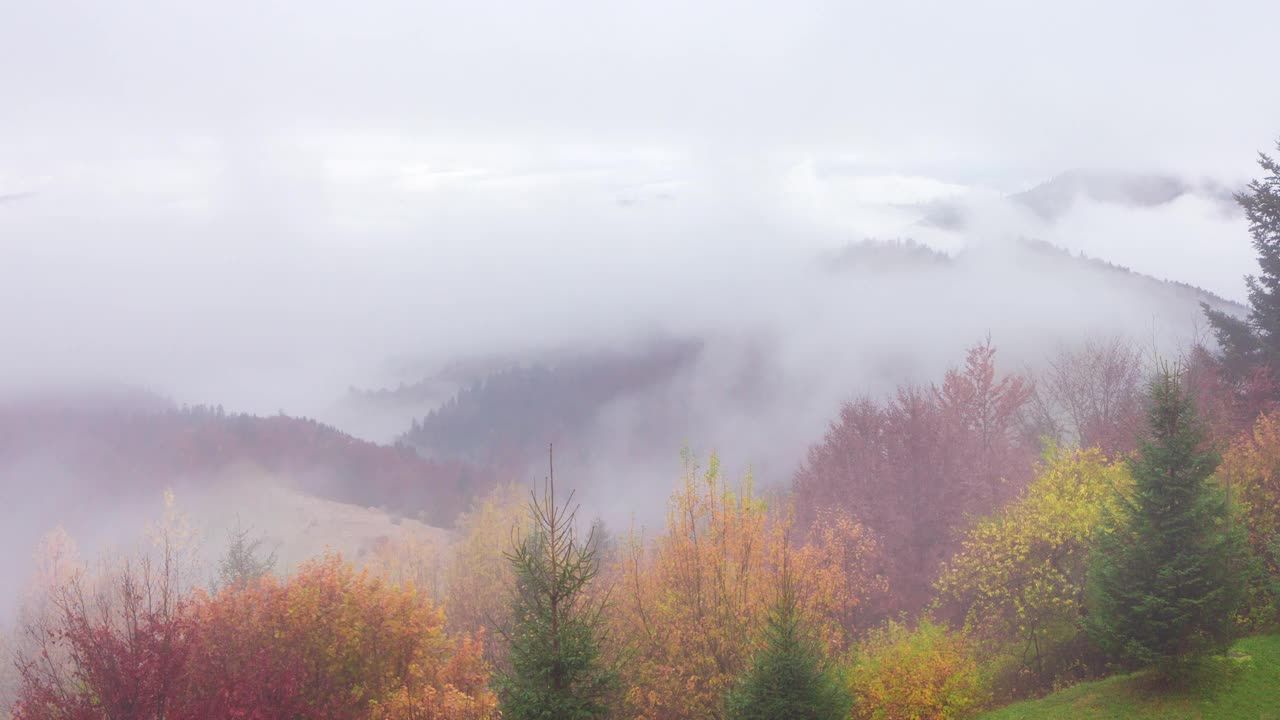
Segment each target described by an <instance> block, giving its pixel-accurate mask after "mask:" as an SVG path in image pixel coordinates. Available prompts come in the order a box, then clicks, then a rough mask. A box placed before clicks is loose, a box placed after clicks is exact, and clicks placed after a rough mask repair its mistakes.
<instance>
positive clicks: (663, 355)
mask: <svg viewBox="0 0 1280 720" xmlns="http://www.w3.org/2000/svg"><path fill="white" fill-rule="evenodd" d="M700 351H701V345H700V344H699V343H697V342H692V341H685V340H663V341H656V342H654V343H652V344H651V345H649V346H647V347H645V348H643V349H642V350H641V351H639V352H636V353H619V354H599V355H594V356H588V357H585V358H581V359H577V360H572V361H567V362H563V363H560V364H554V365H532V366H515V367H511V368H508V369H506V370H503V371H501V372H497V373H493V374H490V375H488V376H486V377H484V378H482V379H480V380H476V381H474V382H472V383H471V384H469V385H467V386H465V387H463V388H462V389H460V390H459V391H458V392H457V393H456V394H455V395H454V396H453V397H451V398H450V399H449V400H448V401H446V402H445V403H444V404H442V405H441V406H440V407H438V408H436V409H434V410H432V411H430V412H429V413H427V415H426V416H424V417H422V418H420V419H414V421H413V423H412V425H411V427H410V428H409V429H408V430H407V431H406V432H405V433H404V434H403V435H402V436H401V437H400V438H399V440H398V443H399V444H403V445H406V446H409V447H412V448H414V449H415V450H417V451H419V452H420V453H422V454H423V455H425V456H427V457H433V458H435V457H441V458H457V459H460V460H463V461H466V462H470V463H474V464H483V465H498V466H503V467H509V466H519V467H525V466H526V465H527V463H528V462H529V461H530V460H531V459H533V458H536V457H537V456H538V454H539V453H540V451H541V448H542V447H543V446H544V445H545V444H546V442H547V439H548V438H559V439H561V440H562V441H564V440H567V439H568V438H571V437H572V438H581V437H582V436H583V435H585V434H586V433H587V432H588V431H589V430H590V428H591V425H592V422H593V420H594V419H595V418H596V417H597V415H598V414H599V413H600V411H601V410H602V409H603V408H605V407H606V406H607V405H608V404H609V403H610V402H611V401H613V400H617V399H619V398H622V397H624V396H627V395H629V394H633V393H639V392H643V391H645V390H646V389H648V388H651V387H653V386H655V385H658V384H661V383H663V382H665V381H669V380H670V379H672V378H673V377H674V376H675V375H677V374H678V373H679V372H680V371H681V370H683V369H685V368H687V367H689V366H690V365H691V364H692V363H693V362H694V361H695V360H696V359H697V357H698V354H699V352H700Z"/></svg>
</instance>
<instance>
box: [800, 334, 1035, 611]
mask: <svg viewBox="0 0 1280 720" xmlns="http://www.w3.org/2000/svg"><path fill="white" fill-rule="evenodd" d="M1031 391H1032V386H1031V383H1030V382H1029V381H1028V380H1026V379H1025V378H1022V377H1021V376H1018V375H1007V376H1000V375H999V374H998V373H997V371H996V367H995V349H994V347H993V346H992V345H991V344H990V343H989V342H987V343H983V344H981V345H978V346H976V347H974V348H972V349H971V350H970V351H969V353H968V356H967V360H966V364H965V366H964V367H963V368H956V369H953V370H952V371H950V372H948V373H947V375H946V377H945V379H944V381H943V383H942V385H941V386H935V387H929V388H925V387H919V386H911V385H907V386H903V387H901V388H899V389H898V391H897V393H896V394H895V395H894V396H893V397H892V399H890V400H889V401H888V402H887V403H884V404H880V403H877V402H875V401H873V400H871V399H869V398H864V399H861V400H858V401H855V402H851V403H847V404H846V405H845V406H844V407H843V408H842V409H841V412H840V418H839V420H838V421H837V422H835V423H833V424H832V426H831V428H830V429H829V430H828V432H827V434H826V436H825V438H824V439H823V441H822V442H821V443H820V444H818V445H816V446H814V447H812V448H810V450H809V453H808V457H807V458H806V461H805V463H804V464H803V465H802V467H801V468H800V470H799V471H798V472H797V473H796V476H795V478H794V481H793V484H792V486H793V490H794V498H795V503H796V508H797V514H798V519H799V520H800V521H801V522H802V523H808V522H810V521H811V520H812V518H813V517H815V515H816V514H817V513H818V511H819V510H820V509H823V508H840V509H843V510H845V511H847V512H849V513H850V514H851V515H852V516H853V518H854V519H855V520H856V521H857V522H858V523H859V524H860V525H862V526H863V527H865V528H867V529H869V530H870V531H871V533H872V534H873V535H874V537H875V538H876V540H877V541H878V543H879V547H880V550H881V551H882V553H883V556H884V558H886V561H887V564H886V568H885V572H886V575H887V577H888V583H889V590H890V592H889V594H888V595H887V596H886V597H887V598H888V599H889V602H887V603H885V604H884V606H883V607H881V608H879V611H880V614H881V615H882V616H883V615H888V614H891V613H893V612H896V611H901V610H914V609H919V608H920V607H922V606H923V605H924V604H926V603H927V602H928V600H929V597H930V595H931V586H932V582H933V579H934V576H935V574H936V572H937V568H938V566H939V564H940V563H941V562H942V561H944V560H945V559H946V558H947V557H948V556H949V555H950V554H951V552H953V551H954V549H955V541H956V538H957V535H958V533H959V531H960V530H962V528H963V526H964V524H965V522H966V519H967V518H969V517H973V516H980V515H985V514H987V513H989V512H991V511H993V510H994V509H995V508H996V507H998V506H999V505H1000V504H1002V503H1003V502H1005V501H1007V500H1008V499H1010V498H1012V497H1014V496H1016V494H1017V493H1018V492H1019V491H1020V490H1021V489H1022V488H1023V487H1024V486H1025V485H1026V483H1027V482H1028V481H1029V480H1030V478H1031V474H1032V467H1033V464H1034V460H1035V456H1036V447H1035V443H1034V442H1031V441H1029V440H1028V439H1027V438H1026V437H1025V433H1024V432H1022V429H1021V425H1020V423H1021V418H1022V415H1023V413H1024V410H1025V409H1026V407H1027V404H1028V402H1029V399H1030V396H1031Z"/></svg>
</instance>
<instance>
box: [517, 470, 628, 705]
mask: <svg viewBox="0 0 1280 720" xmlns="http://www.w3.org/2000/svg"><path fill="white" fill-rule="evenodd" d="M572 501H573V494H572V493H570V495H569V499H568V500H566V501H565V504H564V505H559V504H557V502H556V496H555V467H554V464H553V465H552V466H551V470H550V475H549V476H548V479H547V484H546V488H545V490H544V491H543V493H542V496H541V497H538V496H536V495H535V496H533V497H532V498H531V499H530V502H529V514H530V516H531V519H532V524H533V529H532V531H531V532H530V533H529V534H528V535H526V536H524V537H522V538H520V539H519V540H518V542H517V543H516V545H515V547H514V548H512V550H511V551H510V552H509V553H508V555H507V559H508V561H510V563H511V565H512V568H513V570H514V572H515V578H516V584H515V591H514V593H513V594H512V606H513V613H512V615H513V624H512V627H511V629H510V631H508V632H507V633H506V637H507V640H508V642H509V644H510V650H509V653H510V654H509V664H510V667H509V669H506V670H504V671H503V672H502V673H501V675H500V676H499V677H498V680H497V690H498V696H499V698H500V699H501V702H502V715H503V717H504V718H511V720H551V719H552V718H555V719H556V720H591V719H592V718H605V717H609V716H610V715H611V714H612V713H613V712H614V711H615V709H616V708H615V706H616V704H617V701H618V697H619V690H620V682H619V677H618V671H617V669H616V668H615V667H613V666H612V664H611V663H610V661H609V660H607V659H606V658H605V657H604V654H603V651H602V648H603V645H604V639H603V637H602V635H603V634H604V631H605V629H604V616H603V612H604V608H605V605H604V602H603V601H598V602H597V601H594V600H593V598H592V597H591V596H590V595H589V593H588V590H589V588H590V585H591V583H592V582H593V581H594V580H595V579H596V577H597V575H598V573H599V561H598V559H597V556H596V552H597V550H596V543H595V540H594V539H593V537H591V536H590V535H589V536H588V537H587V538H586V539H585V540H583V539H580V538H579V536H578V534H577V528H576V516H577V508H576V507H571V506H570V504H571V503H572Z"/></svg>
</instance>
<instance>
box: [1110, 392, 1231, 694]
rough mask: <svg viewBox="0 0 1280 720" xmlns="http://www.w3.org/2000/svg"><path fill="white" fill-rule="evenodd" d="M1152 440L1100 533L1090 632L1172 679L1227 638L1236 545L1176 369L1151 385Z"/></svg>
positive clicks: (1214, 460)
mask: <svg viewBox="0 0 1280 720" xmlns="http://www.w3.org/2000/svg"><path fill="white" fill-rule="evenodd" d="M1147 417H1148V422H1149V424H1150V430H1149V437H1147V438H1146V439H1144V440H1143V441H1142V443H1141V445H1140V448H1139V452H1138V454H1137V455H1136V456H1134V457H1133V458H1131V459H1130V461H1129V470H1130V472H1131V473H1132V475H1133V480H1134V487H1133V491H1132V494H1131V495H1128V496H1126V497H1124V498H1123V499H1122V501H1121V503H1120V510H1119V512H1118V513H1117V514H1116V515H1115V516H1114V517H1112V518H1110V519H1109V522H1107V523H1106V524H1105V526H1104V529H1103V530H1102V532H1101V533H1100V535H1099V537H1098V540H1097V543H1096V546H1095V551H1094V555H1093V557H1092V561H1091V563H1090V569H1089V580H1090V598H1091V600H1092V606H1091V609H1090V614H1089V618H1088V629H1089V633H1090V635H1091V637H1092V638H1093V639H1094V641H1095V642H1096V643H1097V644H1098V645H1099V646H1100V647H1101V648H1102V649H1103V650H1104V651H1106V652H1107V653H1108V654H1109V655H1111V657H1112V658H1113V659H1115V660H1118V661H1120V662H1121V663H1123V664H1125V665H1128V666H1130V667H1152V668H1154V669H1155V670H1156V673H1157V677H1159V678H1161V679H1164V680H1174V679H1178V678H1180V677H1182V676H1183V675H1185V674H1186V672H1187V671H1190V670H1192V669H1194V668H1195V667H1196V665H1197V664H1198V663H1199V661H1200V660H1201V659H1203V658H1204V657H1205V656H1206V655H1208V654H1211V653H1215V652H1220V651H1222V650H1225V649H1226V647H1227V646H1228V644H1229V643H1230V641H1231V639H1232V614H1233V613H1234V612H1235V610H1236V608H1237V607H1238V606H1239V602H1240V598H1241V596H1242V593H1243V577H1244V576H1243V562H1242V555H1241V552H1242V547H1243V546H1242V543H1241V539H1240V537H1239V534H1238V533H1237V532H1233V531H1232V529H1231V528H1230V525H1229V521H1228V515H1227V507H1226V504H1225V501H1224V498H1223V495H1222V493H1221V492H1220V490H1219V489H1218V488H1217V486H1216V485H1214V484H1212V481H1211V477H1210V476H1211V475H1212V474H1213V471H1214V470H1215V469H1216V468H1217V466H1218V462H1219V458H1218V456H1217V454H1216V453H1214V452H1212V451H1210V450H1206V449H1205V448H1204V446H1205V434H1204V430H1203V429H1202V427H1201V425H1200V422H1199V419H1198V418H1197V415H1196V412H1195V408H1194V406H1193V404H1192V401H1191V398H1190V396H1189V395H1188V393H1187V392H1186V391H1185V389H1184V388H1183V387H1182V383H1181V381H1180V378H1179V376H1178V374H1177V373H1175V372H1173V371H1170V370H1168V369H1165V370H1163V371H1161V372H1160V374H1159V375H1157V377H1156V378H1155V379H1154V380H1153V381H1152V383H1151V389H1150V399H1149V407H1148V413H1147Z"/></svg>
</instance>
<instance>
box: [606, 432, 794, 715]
mask: <svg viewBox="0 0 1280 720" xmlns="http://www.w3.org/2000/svg"><path fill="white" fill-rule="evenodd" d="M783 538H784V536H783V528H782V527H781V526H779V525H777V524H774V523H771V522H770V520H769V517H768V513H767V511H766V507H765V503H764V501H763V500H762V499H761V498H759V497H758V496H757V495H756V494H755V493H754V490H753V488H752V484H751V481H750V478H748V479H747V480H746V481H744V482H743V483H742V485H741V487H740V488H734V487H733V486H732V484H730V483H729V482H728V481H726V480H725V478H724V477H723V476H722V475H721V473H720V462H719V459H718V458H717V457H716V456H714V455H713V456H712V457H711V459H710V461H709V462H708V466H707V468H706V470H705V471H701V470H700V469H699V468H698V466H697V465H696V463H695V462H694V460H693V459H692V458H691V456H690V455H689V454H688V453H686V455H685V473H684V477H683V481H682V482H681V484H680V486H679V488H678V489H677V490H676V491H675V494H674V495H673V496H672V498H671V501H670V504H669V506H668V510H667V528H666V531H665V532H664V533H663V534H662V535H661V536H660V537H659V538H657V541H656V542H655V543H654V544H652V545H651V546H646V545H645V544H644V543H643V542H642V540H640V539H639V538H636V537H633V538H632V541H631V547H630V552H628V553H626V554H625V557H624V558H623V560H622V562H624V563H625V568H624V571H623V573H622V585H621V587H620V588H618V589H617V595H616V597H615V602H614V605H613V608H614V614H615V621H616V624H617V630H618V634H619V635H620V636H621V637H622V638H625V639H626V640H627V641H628V643H629V644H630V651H631V653H632V658H631V660H630V661H629V662H627V663H626V664H625V666H624V668H623V672H624V682H625V683H626V684H627V686H628V692H627V703H628V705H629V706H630V707H629V710H630V712H631V714H632V716H634V717H637V718H644V719H645V720H685V719H688V720H693V719H694V718H722V717H723V698H724V695H725V692H726V691H727V690H728V689H729V687H730V686H731V685H732V684H733V682H734V680H735V679H736V678H737V677H738V675H739V674H740V673H741V672H742V671H743V669H744V668H745V667H746V662H747V660H748V659H749V658H750V654H751V640H752V638H753V636H754V634H755V631H756V629H757V627H758V624H759V620H760V618H761V617H762V615H761V613H762V611H763V610H764V608H765V604H766V602H767V600H768V597H769V593H768V589H769V583H770V576H771V562H772V560H773V556H775V555H776V554H777V552H778V550H779V549H780V547H781V544H782V542H783Z"/></svg>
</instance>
